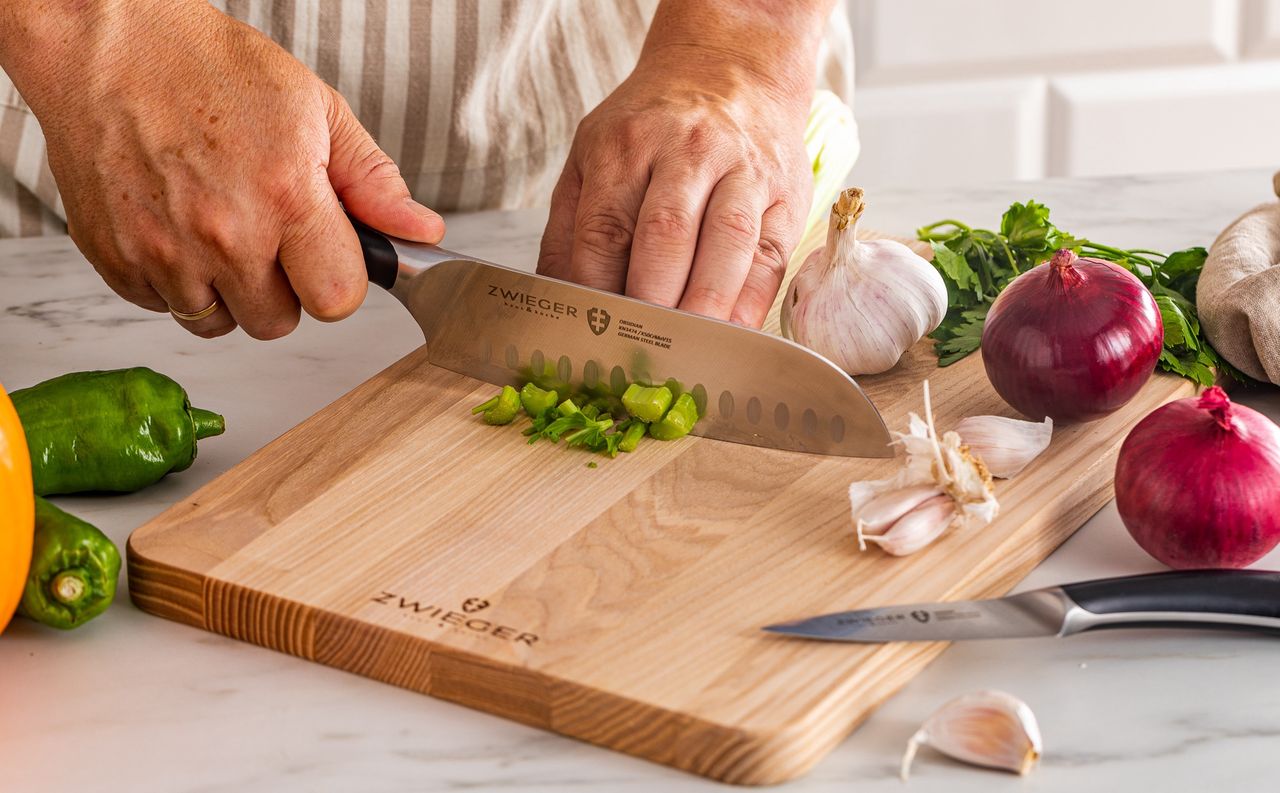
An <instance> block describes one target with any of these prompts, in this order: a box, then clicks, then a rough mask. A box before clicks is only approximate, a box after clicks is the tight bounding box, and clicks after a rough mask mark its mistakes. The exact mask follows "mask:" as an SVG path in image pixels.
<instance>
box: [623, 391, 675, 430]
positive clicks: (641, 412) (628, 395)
mask: <svg viewBox="0 0 1280 793" xmlns="http://www.w3.org/2000/svg"><path fill="white" fill-rule="evenodd" d="M622 405H623V407H625V408H626V409H627V413H629V414H631V415H632V416H635V417H636V418H638V419H640V420H641V421H657V420H658V419H660V418H662V416H663V414H664V413H666V412H667V408H669V407H671V389H670V388H667V387H666V386H657V387H653V386H643V385H640V384H639V383H632V384H631V385H629V386H627V390H626V391H625V392H624V393H623V394H622Z"/></svg>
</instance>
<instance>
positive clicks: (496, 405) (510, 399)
mask: <svg viewBox="0 0 1280 793" xmlns="http://www.w3.org/2000/svg"><path fill="white" fill-rule="evenodd" d="M519 412H520V392H519V391H517V390H515V389H514V388H512V387H511V386H509V385H504V386H503V387H502V391H501V392H499V393H498V395H497V396H496V397H494V398H493V399H489V400H486V401H484V402H481V403H480V404H479V405H476V406H475V407H473V408H471V415H473V416H474V415H475V414H477V413H483V414H484V423H485V424H510V423H511V421H512V420H513V419H515V417H516V414H517V413H519Z"/></svg>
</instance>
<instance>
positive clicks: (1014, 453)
mask: <svg viewBox="0 0 1280 793" xmlns="http://www.w3.org/2000/svg"><path fill="white" fill-rule="evenodd" d="M956 432H957V433H958V434H959V435H960V439H961V440H962V441H964V443H965V445H966V446H968V447H969V451H970V452H971V453H973V454H976V455H977V456H978V457H980V458H982V462H984V463H986V466H987V470H988V471H990V472H991V475H992V476H994V477H996V478H997V479H1009V478H1011V477H1013V476H1016V475H1017V474H1018V473H1019V472H1020V471H1022V469H1023V468H1026V467H1027V465H1028V464H1029V463H1030V462H1031V461H1032V460H1034V459H1035V458H1037V457H1039V456H1040V453H1041V452H1043V451H1044V450H1045V449H1047V448H1049V440H1050V439H1051V438H1052V437H1053V419H1051V418H1048V417H1046V418H1045V420H1044V421H1022V420H1020V419H1010V418H1005V417H1004V416H970V417H969V418H966V419H961V420H960V423H959V424H957V425H956Z"/></svg>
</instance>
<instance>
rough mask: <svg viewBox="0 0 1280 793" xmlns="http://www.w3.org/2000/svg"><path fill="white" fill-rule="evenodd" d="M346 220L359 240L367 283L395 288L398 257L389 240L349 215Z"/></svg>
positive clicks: (398, 264)
mask: <svg viewBox="0 0 1280 793" xmlns="http://www.w3.org/2000/svg"><path fill="white" fill-rule="evenodd" d="M347 220H350V221H351V226H352V228H354V229H355V230H356V236H357V237H358V238H359V239H360V250H361V252H363V253H364V269H365V270H366V271H367V272H368V273H369V283H371V284H377V285H378V286H380V287H382V288H383V289H390V288H391V287H393V286H395V284H396V274H397V273H398V272H399V270H400V257H399V256H398V255H397V254H396V249H395V248H394V247H393V246H392V245H391V240H389V239H387V235H385V234H383V233H382V232H380V231H378V230H377V229H373V228H370V227H369V226H366V225H365V224H363V223H361V222H360V221H358V220H356V219H355V218H353V217H351V216H350V215H347Z"/></svg>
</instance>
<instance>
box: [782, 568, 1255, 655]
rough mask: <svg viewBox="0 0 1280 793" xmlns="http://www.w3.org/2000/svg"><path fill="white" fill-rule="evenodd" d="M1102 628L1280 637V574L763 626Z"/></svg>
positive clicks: (940, 633)
mask: <svg viewBox="0 0 1280 793" xmlns="http://www.w3.org/2000/svg"><path fill="white" fill-rule="evenodd" d="M1101 628H1221V629H1227V630H1243V631H1261V632H1266V633H1275V634H1280V573H1276V572H1267V571H1261V570H1192V571H1184V572H1172V573H1153V574H1151V575H1140V576H1130V577H1126V578H1104V579H1100V580H1097V581H1084V582H1081V583H1077V584H1064V585H1062V586H1055V587H1048V588H1046V589H1036V590H1032V591H1030V592H1023V593H1021V594H1018V595H1010V596H1009V597H1003V598H998V599H996V600H969V601H956V602H954V603H917V604H914V605H907V606H886V607H883V608H871V609H860V610H858V611H843V612H838V613H835V614H826V615H824V616H821V617H813V618H811V619H806V620H799V621H797V622H786V623H781V624H778V625H769V626H767V627H765V630H766V631H770V632H772V633H780V634H785V635H787V636H797V637H801V638H805V639H821V640H825V641H837V642H936V641H944V642H949V641H956V640H960V639H1012V638H1020V637H1027V636H1070V635H1071V634H1073V633H1081V632H1083V631H1091V630H1098V629H1101Z"/></svg>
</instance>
